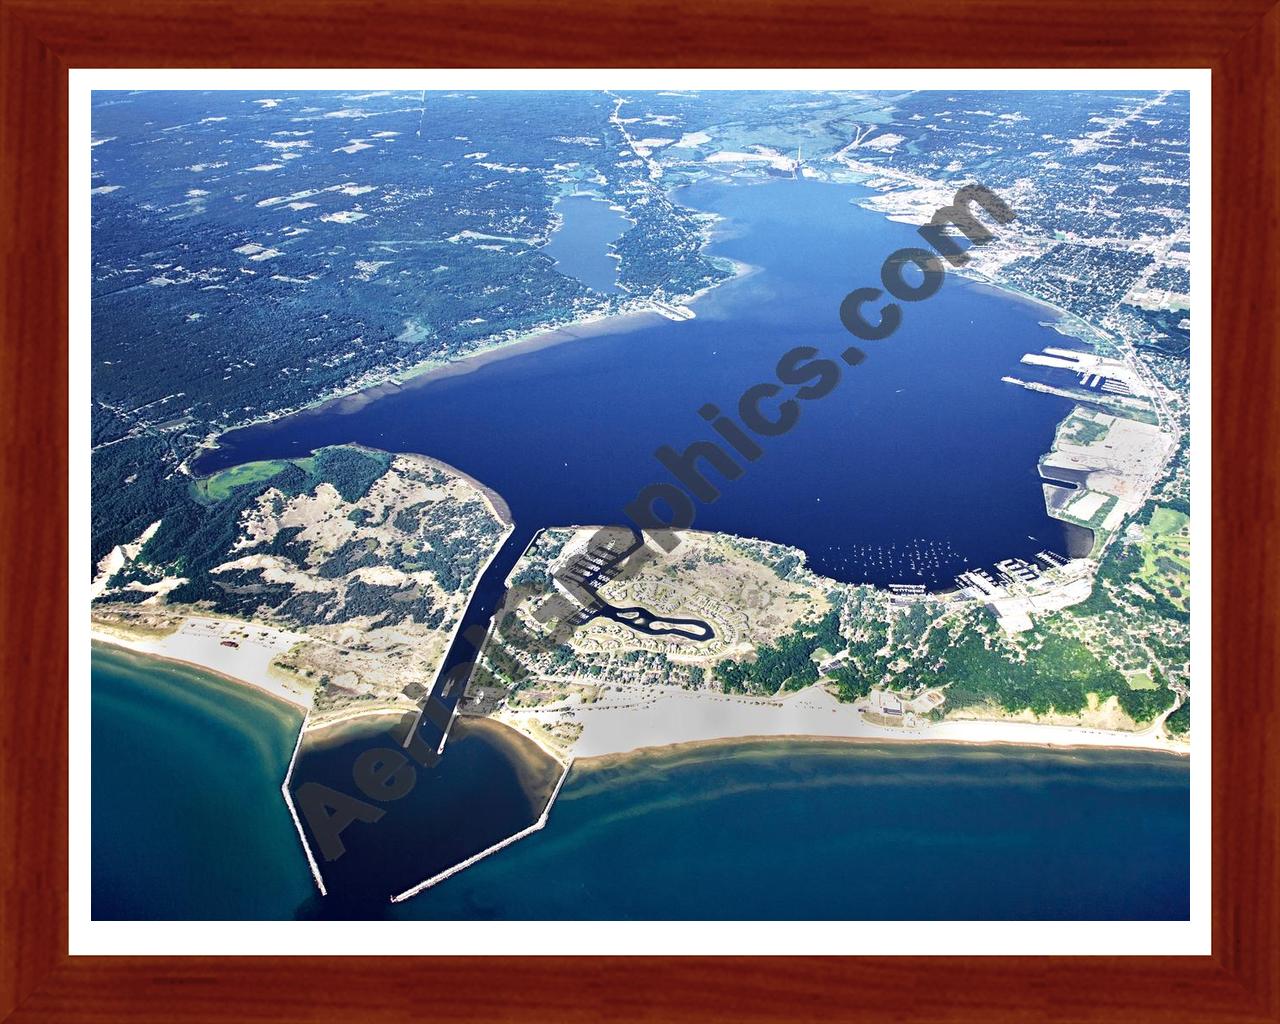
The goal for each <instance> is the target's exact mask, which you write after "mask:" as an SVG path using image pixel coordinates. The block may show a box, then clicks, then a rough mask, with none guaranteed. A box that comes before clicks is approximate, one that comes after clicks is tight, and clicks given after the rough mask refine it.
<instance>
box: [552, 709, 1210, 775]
mask: <svg viewBox="0 0 1280 1024" xmlns="http://www.w3.org/2000/svg"><path fill="white" fill-rule="evenodd" d="M978 721H979V724H984V722H983V721H982V720H978ZM786 743H802V744H813V745H819V744H832V745H841V746H843V745H849V746H854V747H858V746H861V747H885V746H895V747H900V748H902V749H903V751H904V752H905V751H907V750H912V749H914V750H922V749H924V748H927V747H944V748H948V749H970V750H974V751H985V750H1024V751H1034V752H1037V753H1062V754H1072V753H1078V752H1080V751H1082V750H1096V751H1101V752H1104V753H1131V754H1159V755H1168V756H1170V757H1173V758H1179V759H1181V758H1184V757H1188V756H1189V755H1190V750H1189V749H1181V748H1174V747H1170V748H1165V747H1152V746H1123V745H1116V746H1110V745H1104V744H1099V743H1094V744H1088V743H1085V744H1078V745H1074V746H1072V745H1069V744H1060V743H1059V744H1056V743H1032V742H1026V741H1022V740H994V741H982V740H963V739H934V738H930V737H919V738H917V737H905V736H904V737H897V738H895V737H892V736H890V737H880V736H842V735H838V734H836V735H830V736H823V735H818V734H809V733H764V734H760V735H744V736H715V737H709V738H707V739H700V740H685V741H682V742H679V743H659V744H654V745H653V746H646V747H636V748H634V749H632V750H618V751H613V752H611V753H600V754H584V755H582V756H575V757H574V759H573V763H574V764H580V765H581V766H582V767H583V768H605V767H612V766H614V765H622V764H625V763H627V762H628V761H631V760H633V759H637V760H638V759H641V758H658V757H677V756H680V755H682V754H693V753H697V752H699V751H711V750H714V749H715V748H717V747H766V746H769V745H772V744H779V745H781V744H786Z"/></svg>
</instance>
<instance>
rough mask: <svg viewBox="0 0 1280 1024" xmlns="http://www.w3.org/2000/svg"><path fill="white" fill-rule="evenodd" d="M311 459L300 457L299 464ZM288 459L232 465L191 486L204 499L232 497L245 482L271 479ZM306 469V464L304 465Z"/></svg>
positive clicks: (215, 499)
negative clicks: (235, 490) (233, 492)
mask: <svg viewBox="0 0 1280 1024" xmlns="http://www.w3.org/2000/svg"><path fill="white" fill-rule="evenodd" d="M311 461H313V460H311V459H298V460H296V464H297V465H302V464H303V463H307V462H311ZM287 465H289V460H287V459H270V460H268V461H266V462H246V463H245V464H244V465H243V466H232V467H231V468H230V469H224V470H222V471H221V472H219V473H214V474H213V475H212V476H207V477H205V478H204V479H203V480H196V481H195V482H194V483H193V484H192V485H191V486H192V489H193V491H194V493H195V496H196V497H197V498H199V499H200V500H202V501H206V502H214V501H222V500H224V499H226V498H229V497H231V492H232V491H233V490H234V489H235V488H237V487H243V486H244V485H245V484H256V483H258V482H259V481H262V480H270V479H271V478H272V477H273V476H275V475H276V474H277V473H279V472H280V471H281V470H282V469H284V468H285V466H287ZM303 468H304V469H306V468H307V467H306V466H303Z"/></svg>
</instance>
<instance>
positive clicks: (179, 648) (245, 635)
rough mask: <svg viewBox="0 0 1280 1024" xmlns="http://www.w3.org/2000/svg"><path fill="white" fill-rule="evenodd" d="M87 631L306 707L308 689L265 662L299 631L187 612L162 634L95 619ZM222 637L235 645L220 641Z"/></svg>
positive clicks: (297, 640) (298, 640)
mask: <svg viewBox="0 0 1280 1024" xmlns="http://www.w3.org/2000/svg"><path fill="white" fill-rule="evenodd" d="M89 635H90V638H91V639H92V640H93V641H94V642H95V643H102V644H108V645H110V646H113V647H121V648H124V649H125V650H129V651H134V652H135V653H138V654H146V655H149V656H150V657H153V658H163V659H165V660H166V661H174V662H178V663H180V664H183V665H190V666H192V667H193V668H198V669H202V670H203V671H206V672H213V673H215V674H216V675H219V676H223V677H225V678H227V679H230V680H231V681H233V682H237V683H242V684H245V685H248V686H252V687H254V688H255V689H258V690H261V691H263V692H264V693H267V694H270V695H271V696H272V697H275V698H277V699H279V700H283V701H286V702H288V703H289V704H292V705H294V706H295V707H299V708H302V709H303V710H310V708H311V691H310V689H308V688H307V687H306V686H304V685H303V684H302V683H301V682H300V681H298V680H295V679H292V678H290V677H289V676H287V675H285V674H284V673H281V672H278V671H275V670H273V669H272V668H271V663H272V662H273V661H274V660H275V659H276V658H277V657H279V656H280V655H281V654H283V653H285V652H286V651H288V650H289V648H291V647H293V646H294V644H298V643H301V642H302V641H304V640H306V639H307V638H306V637H305V636H303V635H302V634H300V633H291V632H288V631H286V630H282V629H275V628H273V627H271V626H264V625H260V624H258V623H249V622H243V621H241V620H239V619H219V618H213V617H210V616H203V615H188V616H187V617H186V618H184V619H183V620H182V622H181V624H180V625H179V626H178V628H177V629H176V630H174V631H173V632H172V633H167V634H165V635H163V636H150V635H146V634H142V633H135V632H131V631H129V630H126V629H123V628H121V627H119V626H113V625H107V624H104V623H101V622H94V623H93V624H92V625H91V627H90V631H89ZM228 643H234V644H236V646H235V647H230V646H226V644H228Z"/></svg>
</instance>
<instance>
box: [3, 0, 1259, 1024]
mask: <svg viewBox="0 0 1280 1024" xmlns="http://www.w3.org/2000/svg"><path fill="white" fill-rule="evenodd" d="M0 54H2V55H3V72H4V73H3V79H2V81H0V110H2V114H3V120H2V123H0V251H2V253H3V261H4V265H3V274H2V275H0V318H2V320H3V325H4V327H3V330H4V334H3V344H0V389H3V395H2V397H3V401H2V402H0V416H2V417H3V425H4V442H5V443H4V447H3V454H2V455H0V537H2V538H3V545H4V551H3V557H2V558H0V667H2V669H3V670H2V671H0V702H2V703H0V708H2V710H0V793H2V799H3V804H2V805H0V865H2V870H3V875H2V876H0V1019H6V1020H12V1021H15V1022H18V1021H21V1022H27V1021H41V1022H75V1021H85V1022H88V1021H95V1022H111V1021H125V1020H128V1021H135V1022H139V1024H147V1022H156V1024H160V1022H164V1024H170V1022H174V1021H223V1020H227V1021H241V1022H258V1021H262V1022H268V1021H269V1022H271V1024H286V1022H291V1021H329V1020H344V1021H360V1022H379V1021H388V1022H390V1021H397V1022H399V1021H409V1020H418V1019H425V1018H428V1017H429V1018H431V1019H433V1020H436V1021H448V1020H467V1021H482V1020H494V1021H505V1020H526V1019H538V1020H545V1021H553V1022H556V1024H573V1022H577V1021H593V1022H594V1021H614V1020H617V1021H621V1020H637V1021H664V1022H665V1021H683V1020H719V1021H733V1022H747V1021H765V1020H777V1021H808V1020H823V1021H830V1020H853V1019H857V1020H859V1021H873V1020H885V1021H888V1020H894V1021H905V1020H919V1021H946V1022H951V1021H954V1022H960V1021H974V1022H977V1021H1011V1022H1012V1021H1017V1022H1026V1021H1125V1022H1126V1024H1129V1022H1134V1021H1149V1020H1160V1021H1164V1022H1169V1024H1174V1022H1193V1021H1195V1022H1199V1021H1209V1020H1222V1021H1233V1022H1246V1021H1276V1020H1280V956H1277V950H1276V943H1277V938H1278V937H1280V936H1278V934H1277V922H1278V919H1280V888H1278V887H1277V884H1276V883H1277V867H1278V865H1277V859H1276V853H1277V839H1278V837H1280V818H1278V814H1277V792H1278V786H1280V757H1278V756H1277V753H1278V752H1277V739H1276V737H1277V732H1278V730H1280V720H1278V717H1277V708H1276V704H1277V697H1276V685H1277V663H1276V645H1277V636H1278V635H1280V629H1278V626H1280V623H1278V622H1277V593H1276V591H1277V580H1278V578H1280V573H1278V571H1277V570H1278V566H1277V559H1276V550H1277V544H1280V540H1278V539H1277V535H1276V530H1277V523H1276V505H1277V498H1278V497H1280V495H1278V492H1277V488H1278V484H1280V481H1278V479H1277V458H1278V455H1277V453H1280V431H1278V429H1277V428H1278V426H1280V424H1278V422H1277V420H1278V418H1280V409H1278V408H1277V397H1278V396H1280V390H1278V389H1277V384H1278V383H1280V382H1278V381H1277V374H1278V373H1280V360H1278V357H1277V355H1276V348H1277V343H1278V342H1280V337H1277V335H1278V333H1280V331H1278V330H1277V325H1278V324H1280V315H1278V313H1277V308H1276V296H1277V294H1278V293H1280V271H1277V263H1276V259H1277V252H1276V243H1275V239H1276V238H1277V230H1278V229H1280V152H1278V151H1277V145H1278V144H1277V137H1276V127H1277V126H1276V120H1277V105H1278V101H1280V80H1278V78H1277V69H1278V68H1280V10H1278V9H1276V8H1273V7H1271V4H1270V3H1269V2H1246V0H1226V2H1207V0H1204V2H1202V0H1170V2H1157V0H1140V2H1121V3H1108V2H1104V0H1080V2H1067V0H1047V2H1031V0H992V2H978V0H965V2H958V3H957V2H943V0H917V2H911V3H907V2H905V0H894V2H891V3H874V4H873V3H869V2H855V3H835V2H826V0H823V2H814V0H804V2H791V3H784V2H777V3H772V4H770V3H763V2H760V0H740V2H738V3H735V4H734V5H733V6H732V7H729V6H725V5H719V4H717V5H712V4H703V5H696V6H695V5H690V4H676V3H672V2H658V3H640V2H635V0H632V2H620V0H597V2H594V3H582V2H579V0H573V2H569V0H550V2H548V3H536V2H534V0H528V2H520V3H516V2H511V0H503V2H498V3H470V4H461V5H458V4H444V3H440V2H434V0H433V2H428V3H420V4H410V3H408V2H407V0H382V2H368V0H355V2H348V3H339V2H335V0H317V2H308V3H301V2H298V0H276V2H272V3H269V4H261V5H258V4H251V3H247V2H231V0H215V2H191V3H175V2H161V0H133V2H123V0H107V2H95V3H89V2H85V0H72V2H67V3H55V2H53V0H25V2H23V0H0ZM610 65H613V66H632V67H649V66H672V67H681V66H692V67H717V66H720V67H725V66H737V67H744V66H745V67H751V66H771V67H789V66H806V67H948V66H952V67H982V66H994V67H1020V66H1021V67H1028V66H1030V67H1035V66H1045V67H1055V66H1057V67H1076V66H1106V67H1124V66H1129V67H1212V68H1213V70H1214V76H1213V90H1214V95H1213V108H1214V114H1213V133H1214V136H1213V142H1214V159H1213V168H1214V182H1215V188H1214V224H1213V228H1214V230H1213V261H1214V262H1213V268H1214V367H1213V369H1214V384H1213V399H1214V402H1213V439H1214V473H1213V494H1214V505H1213V509H1212V517H1213V528H1214V539H1215V551H1214V566H1213V619H1214V630H1213V636H1214V649H1213V666H1214V716H1213V717H1214V870H1213V878H1214V893H1215V899H1214V942H1213V949H1214V952H1213V956H1212V957H1202V958H1183V959H1141V958H1119V957H1116V958H1092V959H1087V960H1080V959H1065V958H1039V959H1014V958H962V957H954V958H938V959H933V960H930V961H929V962H927V963H924V962H920V961H910V960H902V959H872V958H862V959H822V958H802V959H786V960H785V961H784V960H770V961H767V962H765V963H761V962H759V961H754V960H746V959H738V958H719V959H663V958H632V959H616V958H602V959H595V960H572V961H571V960H564V959H556V958H551V957H535V958H528V959H519V958H501V959H487V960H482V959H458V960H447V961H444V960H419V959H414V958H411V957H406V958H376V959H373V958H341V959H338V958H332V959H331V958H306V959H298V958H281V959H236V958H217V959H214V958H167V959H166V958H153V959H142V958H86V957H77V958H70V957H68V956H67V955H66V913H67V905H66V899H67V891H66V890H67V887H66V868H67V851H66V843H67V833H66V792H67V783H66V713H67V707H66V700H67V697H66V685H65V684H66V673H67V660H66V627H67V620H66V582H65V578H64V568H65V566H66V554H67V536H66V518H65V515H64V510H65V508H66V501H67V487H66V458H67V432H66V391H67V339H66V329H67V312H66V302H67V282H66V217H67V213H66V202H65V198H66V173H67V171H66V156H67V152H66V109H67V106H66V100H67V95H66V88H67V78H66V72H67V69H68V68H70V67H95V66H97V67H112V66H116V67H130V66H191V67H204V66H209V67H215V66H241V67H267V66H285V67H288V66H293V67H323V66H336V67H353V66H354V67H361V66H364V67H450V66H488V67H512V66H515V67H519V66H531V67H538V66H568V67H575V66H576V67H591V66H610ZM84 184H85V187H87V186H88V183H87V182H86V183H84ZM1201 265H1202V264H1201ZM1201 426H1202V425H1201ZM75 443H87V439H83V438H77V439H75ZM1197 514H1198V515H1206V514H1208V512H1207V510H1204V509H1198V510H1197ZM531 952H534V953H537V952H540V951H537V950H532V951H531Z"/></svg>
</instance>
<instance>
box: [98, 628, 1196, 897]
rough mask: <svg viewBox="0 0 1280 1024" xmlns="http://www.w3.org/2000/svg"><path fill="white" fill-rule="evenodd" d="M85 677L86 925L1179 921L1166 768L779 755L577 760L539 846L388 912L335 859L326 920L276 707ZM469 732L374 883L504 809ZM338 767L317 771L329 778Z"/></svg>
mask: <svg viewBox="0 0 1280 1024" xmlns="http://www.w3.org/2000/svg"><path fill="white" fill-rule="evenodd" d="M93 671H94V698H93V764H94V786H93V914H94V917H96V918H99V919H104V918H105V919H209V918H223V919H237V918H238V919H245V918H262V919H270V918H279V919H290V918H295V917H301V918H315V917H333V916H353V915H354V916H368V917H374V918H382V917H397V918H419V919H432V918H442V919H457V918H480V919H484V918H526V919H543V918H545V919H555V918H572V919H593V918H598V919H612V918H649V919H655V918H676V919H678V918H689V919H696V918H706V919H823V918H827V919H849V920H857V919H866V920H876V919H884V920H892V919H911V918H917V919H939V920H967V919H1001V918H1008V919H1076V918H1079V919H1134V920H1136V919H1168V920H1173V919H1179V920H1181V919H1185V918H1186V916H1187V913H1188V906H1189V895H1188V887H1189V860H1188V856H1189V852H1188V851H1189V832H1188V762H1187V760H1186V759H1185V758H1175V757H1172V756H1169V755H1164V754H1154V753H1152V754H1145V753H1138V752H1134V753H1126V752H1108V751H1101V750H1083V751H1079V752H1073V753H1060V752H1049V751H1041V750H1034V749H1030V748H1022V747H1000V748H993V749H990V750H981V749H976V748H969V747H948V746H944V745H937V746H912V747H909V748H907V747H902V746H894V747H883V746H876V745H873V744H860V743H838V742H831V741H812V742H797V741H790V740H774V741H768V742H754V743H731V744H711V745H707V746H702V747H695V748H675V749H672V750H669V751H664V752H657V753H642V754H636V755H631V756H627V757H623V758H615V759H609V760H605V761H595V762H583V763H579V764H577V765H575V766H574V768H573V770H572V772H571V773H570V776H569V779H568V780H567V781H566V783H565V786H564V789H563V790H562V791H561V793H560V796H559V799H558V800H557V801H556V804H555V806H554V807H553V809H552V812H551V818H550V821H549V823H548V826H547V827H546V828H545V829H543V830H542V831H541V832H537V833H535V834H534V835H532V836H530V837H528V838H525V839H523V840H521V841H519V842H517V843H515V844H514V845H513V846H511V847H509V848H507V849H506V850H503V851H501V852H500V853H499V854H497V855H495V856H492V857H490V858H488V859H486V860H483V861H481V862H480V863H478V864H476V865H474V866H472V867H470V868H468V869H467V870H465V871H463V872H462V873H461V874H458V875H455V876H454V877H453V878H451V879H448V880H446V881H445V882H443V883H441V884H439V885H438V886H436V887H435V888H433V889H430V890H428V891H427V892H425V893H423V894H422V895H420V896H418V897H416V898H414V899H412V900H410V901H408V902H406V903H402V904H399V905H396V906H394V907H393V906H391V905H390V904H388V903H386V902H385V899H383V898H381V897H380V895H379V894H378V893H376V892H375V891H374V890H375V889H376V888H377V880H378V879H380V878H381V879H382V880H383V881H384V882H385V883H386V884H387V885H390V886H399V885H400V884H401V883H403V882H405V879H403V878H394V879H392V878H388V877H386V875H385V872H383V871H380V870H379V866H378V865H377V864H367V863H366V864H363V865H362V864H360V863H358V861H359V859H360V856H361V854H360V851H359V849H355V850H353V852H352V854H351V857H352V858H353V859H352V860H351V861H350V862H348V863H344V862H343V861H338V862H335V863H336V865H337V867H334V866H329V867H328V868H327V869H326V870H327V871H328V872H329V879H330V883H331V887H332V885H333V884H335V883H336V884H338V885H339V886H341V885H342V883H343V881H344V880H343V879H342V878H341V877H340V876H341V875H342V873H344V872H347V873H350V872H351V871H352V870H361V869H362V870H363V872H364V873H365V875H366V878H365V883H366V884H364V885H360V886H355V887H353V885H352V883H351V881H350V880H349V879H348V880H347V884H346V886H345V887H344V889H343V895H342V897H341V901H340V902H339V903H338V904H337V905H330V904H333V903H334V900H333V899H330V900H321V899H320V898H319V897H318V896H317V895H316V894H315V893H314V891H313V888H312V884H311V878H310V875H309V873H308V870H307V865H306V861H305V860H304V858H303V855H302V849H301V846H300V845H299V843H298V840H297V837H296V835H295V834H294V831H293V827H292V825H291V823H290V821H289V817H288V814H287V812H286V810H285V806H284V802H283V800H282V799H281V797H280V780H281V778H282V777H283V774H284V771H285V767H286V765H287V764H288V760H289V754H290V752H291V750H292V747H293V741H294V738H295V736H296V735H297V728H298V724H299V716H298V714H297V713H296V712H294V711H292V710H290V709H288V708H285V707H284V706H283V705H280V704H278V702H275V701H272V700H269V699H268V698H266V697H263V696H260V695H258V694H256V693H254V692H253V691H249V690H246V689H245V688H243V687H238V686H233V685H231V684H228V683H225V682H223V681H221V680H219V679H217V678H216V677H213V676H209V675H208V674H206V673H202V672H197V671H195V670H192V669H186V668H183V667H181V666H172V665H167V664H164V663H162V662H157V661H155V660H154V659H147V658H140V657H135V656H133V655H130V654H124V653H120V652H117V651H115V650H107V649H98V648H95V651H94V659H93ZM481 740H483V737H482V736H472V737H463V736H459V737H458V738H457V739H456V740H455V739H451V740H450V745H451V747H452V746H453V744H454V743H455V742H457V743H458V749H451V753H450V756H449V757H446V758H445V759H444V761H442V762H441V764H442V766H443V765H446V764H450V763H452V767H453V769H454V770H463V771H465V772H466V773H468V774H475V773H476V772H477V771H478V772H479V773H480V775H479V776H478V777H477V778H475V779H474V780H473V785H474V791H473V792H470V793H467V792H463V793H462V798H465V800H470V801H472V802H473V807H472V809H471V810H470V811H468V810H467V808H466V807H465V806H464V807H457V806H449V807H448V808H447V810H448V813H447V814H446V813H444V811H445V808H443V807H442V808H438V809H437V811H438V813H433V812H432V810H431V809H430V808H423V809H422V814H421V830H422V831H421V834H415V835H401V836H398V837H397V838H398V840H399V841H400V842H401V843H402V844H403V846H404V850H403V853H404V854H405V856H404V859H403V863H402V864H400V865H398V867H401V868H404V869H408V868H409V867H411V858H410V856H409V854H411V853H412V852H413V850H414V849H415V848H416V849H422V848H426V847H429V846H431V845H432V844H433V843H434V842H435V840H432V838H431V837H432V835H433V834H434V833H436V832H442V833H445V832H447V831H448V830H449V828H450V822H454V823H457V822H465V821H467V820H468V815H470V817H472V818H476V817H479V818H483V819H492V818H494V817H495V815H501V814H506V813H509V810H508V809H507V807H506V804H507V803H512V802H514V803H519V802H520V799H521V798H520V796H519V793H518V792H516V791H513V790H511V789H510V787H509V786H505V788H504V785H505V784H504V780H506V779H507V778H508V777H509V776H510V774H511V769H510V767H509V766H510V764H511V763H512V757H513V755H514V753H515V750H514V748H512V749H511V750H508V749H507V747H509V746H511V745H510V744H503V743H501V742H498V741H496V740H492V741H491V742H490V744H489V748H488V749H486V748H485V744H484V743H482V742H480V741H481ZM467 744H470V746H469V747H467V746H466V745H467ZM464 747H465V749H464ZM313 756H314V755H313ZM350 763H351V762H350V759H349V758H348V759H347V760H346V761H345V763H339V762H338V761H336V760H335V761H334V763H333V768H334V770H335V771H337V770H340V769H343V768H345V769H346V771H347V772H348V774H349V771H350ZM489 783H493V785H492V786H490V785H489ZM490 790H492V791H493V793H495V794H496V796H495V798H494V799H493V800H489V799H487V798H486V796H485V792H489V791H490ZM452 802H453V803H454V804H456V803H457V799H454V800H453V801H452ZM515 809H516V810H518V808H515ZM369 827H374V826H369ZM349 838H359V837H358V836H356V835H355V834H354V830H353V834H352V835H351V836H350V837H349ZM393 845H394V844H393ZM384 850H385V846H384ZM425 870H426V869H425V868H424V873H425ZM413 880H414V881H416V880H417V879H416V878H415V879H413ZM353 888H359V889H363V890H364V891H363V893H361V892H356V891H353Z"/></svg>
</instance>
